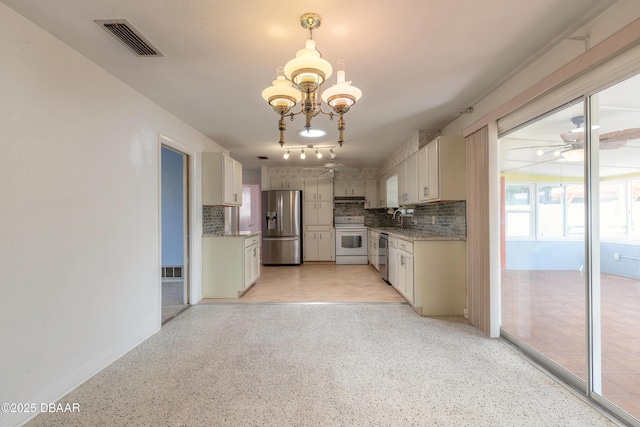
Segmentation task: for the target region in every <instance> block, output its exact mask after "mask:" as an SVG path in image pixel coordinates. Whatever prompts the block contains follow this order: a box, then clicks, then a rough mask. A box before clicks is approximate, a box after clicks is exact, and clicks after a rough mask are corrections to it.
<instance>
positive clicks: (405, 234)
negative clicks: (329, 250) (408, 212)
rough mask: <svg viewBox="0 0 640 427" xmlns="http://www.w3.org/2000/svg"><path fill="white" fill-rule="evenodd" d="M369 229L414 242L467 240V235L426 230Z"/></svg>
mask: <svg viewBox="0 0 640 427" xmlns="http://www.w3.org/2000/svg"><path fill="white" fill-rule="evenodd" d="M369 230H373V231H377V232H384V233H387V234H389V235H390V236H394V237H399V238H401V239H405V240H412V241H416V242H418V241H423V240H433V241H437V240H442V241H446V240H463V241H466V240H467V236H437V235H433V234H429V233H428V232H425V231H416V230H407V229H404V230H401V229H395V228H386V227H369Z"/></svg>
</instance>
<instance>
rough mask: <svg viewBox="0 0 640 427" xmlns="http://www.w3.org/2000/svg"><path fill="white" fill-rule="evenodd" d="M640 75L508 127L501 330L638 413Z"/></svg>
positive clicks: (573, 380) (616, 405) (601, 397)
mask: <svg viewBox="0 0 640 427" xmlns="http://www.w3.org/2000/svg"><path fill="white" fill-rule="evenodd" d="M638 94H640V75H636V76H634V77H631V78H629V79H626V80H624V81H621V82H619V83H617V84H615V85H612V86H610V87H608V88H606V89H604V90H601V91H599V92H598V93H593V94H589V95H588V96H587V95H585V96H584V97H583V98H580V99H578V100H576V101H574V102H572V103H569V104H565V105H564V106H562V107H561V108H558V109H556V110H554V111H551V112H549V113H548V114H545V115H544V116H541V117H538V118H536V119H535V120H533V121H531V122H528V123H525V124H523V125H522V126H520V127H518V128H516V129H514V130H512V131H509V132H507V133H505V134H504V135H501V136H500V141H499V144H500V171H501V199H500V200H501V208H502V209H501V224H502V226H501V242H502V245H501V246H502V253H501V334H502V335H503V336H504V337H506V338H507V339H509V340H510V341H512V342H513V343H514V344H516V345H517V346H519V347H520V348H522V349H523V350H524V351H525V352H527V353H528V354H529V355H530V356H531V357H533V358H534V359H536V360H537V361H538V362H540V363H541V364H542V365H543V366H545V367H546V368H548V369H549V370H551V371H552V372H553V373H555V374H556V375H559V376H560V377H561V378H563V379H564V380H565V381H567V382H568V383H569V384H571V385H572V386H574V387H575V388H577V389H578V390H580V391H582V392H584V393H585V394H586V395H587V396H589V397H591V398H593V399H594V400H595V401H597V402H598V403H600V404H602V405H603V406H605V407H607V408H608V409H610V410H611V411H612V412H614V413H616V414H618V415H619V416H621V418H623V419H625V420H626V421H629V422H631V423H638V419H640V97H638V96H637V95H638Z"/></svg>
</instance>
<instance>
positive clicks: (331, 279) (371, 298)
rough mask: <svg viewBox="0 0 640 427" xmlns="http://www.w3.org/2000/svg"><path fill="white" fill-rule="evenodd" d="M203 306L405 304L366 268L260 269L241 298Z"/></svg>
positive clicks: (329, 265) (326, 265)
mask: <svg viewBox="0 0 640 427" xmlns="http://www.w3.org/2000/svg"><path fill="white" fill-rule="evenodd" d="M203 302H398V303H401V302H405V301H404V299H403V298H402V297H401V296H400V295H399V294H398V293H397V292H396V291H395V289H393V288H392V287H391V286H389V285H388V284H387V283H386V282H385V281H384V280H382V278H381V277H380V273H378V271H377V270H376V269H375V268H373V267H372V266H370V265H336V264H334V263H318V264H316V263H305V264H302V265H301V266H262V269H261V275H260V278H259V279H258V281H257V282H256V284H255V285H253V287H252V288H251V289H249V290H248V291H247V292H246V293H245V294H244V295H243V296H242V298H238V299H205V300H203Z"/></svg>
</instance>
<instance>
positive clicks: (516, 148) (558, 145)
mask: <svg viewBox="0 0 640 427" xmlns="http://www.w3.org/2000/svg"><path fill="white" fill-rule="evenodd" d="M566 145H567V144H554V145H529V146H527V147H513V148H509V150H527V149H531V148H540V149H543V150H544V149H546V148H555V147H564V146H566Z"/></svg>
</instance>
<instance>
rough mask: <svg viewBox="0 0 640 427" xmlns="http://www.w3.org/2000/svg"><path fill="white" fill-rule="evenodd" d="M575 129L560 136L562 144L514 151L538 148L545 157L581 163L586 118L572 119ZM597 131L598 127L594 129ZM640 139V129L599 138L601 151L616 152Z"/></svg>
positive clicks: (539, 152)
mask: <svg viewBox="0 0 640 427" xmlns="http://www.w3.org/2000/svg"><path fill="white" fill-rule="evenodd" d="M571 123H573V124H574V126H575V128H574V129H572V130H571V131H569V132H564V133H561V134H560V138H561V139H562V143H560V144H553V145H546V146H539V145H536V146H529V147H514V148H512V150H519V149H527V148H537V149H538V150H537V151H536V154H537V155H538V156H544V155H545V154H548V153H552V152H553V154H554V156H555V157H563V158H565V159H566V160H569V161H580V160H582V159H583V156H584V116H575V117H572V118H571ZM593 129H597V127H595V126H594V127H593ZM634 139H640V128H630V129H624V130H619V131H614V132H608V133H604V134H602V135H600V136H599V137H598V141H599V147H598V148H599V149H600V150H614V149H618V148H621V147H623V146H625V145H626V143H627V141H631V140H634Z"/></svg>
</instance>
